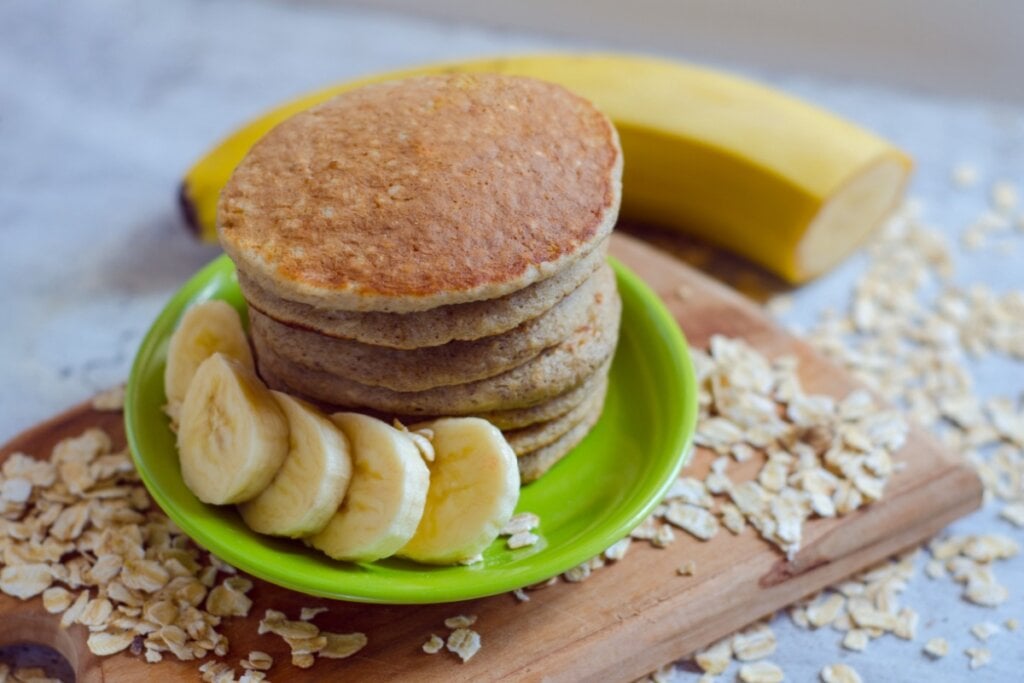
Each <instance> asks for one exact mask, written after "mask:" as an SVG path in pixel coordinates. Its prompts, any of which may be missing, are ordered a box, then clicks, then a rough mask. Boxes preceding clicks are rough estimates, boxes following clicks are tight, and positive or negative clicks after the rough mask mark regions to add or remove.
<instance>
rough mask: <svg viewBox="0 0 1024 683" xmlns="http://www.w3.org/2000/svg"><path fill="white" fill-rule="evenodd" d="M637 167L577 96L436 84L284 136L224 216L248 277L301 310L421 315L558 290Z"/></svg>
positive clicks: (317, 110) (491, 82)
mask: <svg viewBox="0 0 1024 683" xmlns="http://www.w3.org/2000/svg"><path fill="white" fill-rule="evenodd" d="M621 164H622V157H621V151H620V149H619V145H618V140H617V136H616V133H615V130H614V128H613V127H612V125H611V123H610V122H609V121H608V119H607V118H606V117H605V116H604V115H603V114H601V113H600V112H599V111H597V109H595V108H594V107H593V105H591V104H590V103H589V102H587V101H586V100H584V99H582V98H580V97H578V96H576V95H574V94H572V93H570V92H569V91H567V90H565V89H564V88H562V87H561V86H557V85H554V84H550V83H545V82H542V81H537V80H533V79H527V78H519V77H511V76H499V75H495V74H457V75H447V76H428V77H422V78H416V79H408V80H405V81H394V82H388V83H381V84H377V85H371V86H367V87H364V88H360V89H358V90H354V91H351V92H349V93H345V94H343V95H340V96H338V97H336V98H334V99H333V100H330V101H328V102H326V103H324V104H322V105H320V106H318V107H314V108H313V109H310V110H308V111H306V112H303V113H301V114H298V115H296V116H295V117H292V118H291V119H288V120H287V121H285V122H284V123H282V124H280V125H279V126H278V127H277V128H275V129H274V130H272V131H271V132H270V133H269V134H267V135H266V136H265V137H264V138H263V139H262V140H260V141H259V142H258V143H257V144H256V145H255V146H254V147H253V149H252V150H251V151H250V152H249V154H248V156H247V157H246V158H245V159H244V160H243V161H242V163H241V164H240V165H239V166H238V168H237V169H236V170H235V172H234V174H233V175H232V177H231V180H230V181H229V182H228V184H227V186H226V187H225V189H224V191H223V193H222V195H221V201H220V205H219V208H218V229H219V234H220V239H221V243H222V244H223V246H224V248H225V250H226V251H227V252H228V254H229V255H230V256H231V257H232V259H234V260H235V262H236V263H237V264H238V267H239V269H241V270H244V271H245V272H246V274H247V275H248V276H249V277H251V278H255V279H257V280H258V281H259V284H260V286H262V287H264V288H267V289H268V290H270V291H272V292H274V294H276V295H278V296H280V297H282V298H285V299H289V300H294V301H298V302H303V303H307V304H310V305H315V306H318V307H324V308H334V309H340V310H352V311H392V312H410V311H420V310H426V309H430V308H433V307H436V306H441V305H447V304H453V303H461V302H467V301H476V300H482V299H491V298H495V297H499V296H503V295H506V294H508V293H510V292H513V291H516V290H518V289H521V288H523V287H526V286H528V285H530V284H531V283H533V282H536V281H539V280H542V279H544V278H546V277H550V276H551V275H553V274H554V273H556V272H558V271H559V270H561V269H563V268H565V267H566V266H567V265H568V264H570V263H572V262H574V261H575V260H576V259H577V258H579V257H580V256H582V255H583V254H585V253H587V252H588V251H589V250H590V249H592V248H593V246H594V245H595V244H596V243H597V242H599V241H600V240H601V239H603V238H604V237H605V236H606V235H607V234H608V232H609V231H610V230H611V228H612V226H613V224H614V222H615V218H616V215H617V209H618V203H619V196H620V193H621V186H620V176H621Z"/></svg>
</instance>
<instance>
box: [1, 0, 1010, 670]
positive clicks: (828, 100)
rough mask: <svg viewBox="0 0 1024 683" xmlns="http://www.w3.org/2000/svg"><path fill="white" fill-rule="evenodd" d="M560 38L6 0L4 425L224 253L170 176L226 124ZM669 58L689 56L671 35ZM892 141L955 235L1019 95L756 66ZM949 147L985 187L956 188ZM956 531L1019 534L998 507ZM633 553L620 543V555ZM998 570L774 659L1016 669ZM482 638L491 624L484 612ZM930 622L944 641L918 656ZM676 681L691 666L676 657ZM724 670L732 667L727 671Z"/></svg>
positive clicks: (991, 266) (112, 1) (126, 348)
mask: <svg viewBox="0 0 1024 683" xmlns="http://www.w3.org/2000/svg"><path fill="white" fill-rule="evenodd" d="M552 47H556V48H557V47H572V46H571V45H569V44H567V43H565V42H557V43H556V42H555V41H554V40H552V39H550V38H547V39H545V38H539V37H531V36H528V35H524V34H513V33H508V32H498V31H492V30H484V29H480V28H475V27H470V26H456V25H452V24H441V23H436V22H431V21H427V20H423V19H418V18H408V17H402V16H398V15H390V14H376V13H373V12H370V11H366V10H354V9H347V8H340V7H333V6H330V5H322V4H305V3H283V2H282V3H272V2H240V1H237V2H213V3H211V2H201V1H199V0H184V1H177V2H166V3H135V2H129V1H128V0H105V1H97V2H89V3H80V2H70V3H69V2H57V1H54V0H32V1H31V2H7V3H0V237H2V241H0V292H3V294H2V297H3V298H2V301H3V320H2V323H0V387H2V388H0V439H6V438H8V437H10V436H12V435H14V434H15V433H17V432H18V431H19V430H21V429H23V428H25V427H27V426H29V425H31V424H33V423H35V422H37V421H39V420H41V419H44V418H46V417H48V416H49V415H51V414H53V413H55V412H57V411H59V410H61V409H63V408H65V407H67V406H69V405H71V404H73V403H76V402H78V401H80V400H83V399H85V398H87V397H88V396H90V395H91V394H92V393H94V392H95V391H97V390H99V389H102V388H105V387H108V386H111V385H113V384H116V383H119V382H121V381H122V380H124V378H125V377H126V376H127V373H128V367H129V364H130V362H131V359H132V355H133V353H134V351H135V348H136V346H137V344H138V343H139V341H140V339H141V337H142V335H143V333H144V331H145V330H146V328H147V326H148V324H149V322H150V321H151V320H152V319H153V317H154V316H155V315H156V313H157V311H158V310H159V309H160V307H161V306H162V305H163V304H164V302H165V301H166V300H167V298H168V297H169V296H170V294H171V293H172V292H173V291H174V290H175V289H176V288H177V287H178V286H179V285H180V284H181V283H182V282H183V281H184V280H185V279H186V278H187V277H188V276H189V275H190V274H191V273H193V272H194V271H195V270H196V269H197V268H199V267H200V266H201V265H202V264H204V263H205V262H206V261H208V260H210V259H211V258H213V257H214V256H215V255H216V254H217V250H216V249H215V248H213V247H210V246H203V245H200V244H197V243H196V242H194V241H193V240H191V239H189V238H187V237H186V236H185V235H184V234H183V231H182V228H181V224H180V220H179V216H178V213H177V207H176V205H175V191H176V189H177V183H178V181H179V179H180V177H181V174H182V172H183V171H184V170H185V169H186V168H187V167H188V166H189V165H190V163H191V162H192V161H193V160H194V159H195V158H196V157H197V156H198V155H200V154H201V153H202V152H203V151H204V150H205V149H206V148H207V147H208V146H209V145H211V144H212V143H214V142H215V141H217V140H218V139H219V138H220V137H221V136H222V135H224V134H226V133H228V132H229V131H230V130H231V129H232V128H233V127H234V126H235V125H236V124H238V123H239V122H241V121H243V120H245V119H247V118H249V117H251V116H253V115H254V114H256V113H258V112H260V111H261V110H263V109H264V108H266V107H269V106H271V105H273V104H275V103H277V102H278V101H280V100H282V99H284V98H287V97H289V96H291V95H294V94H297V93H301V92H303V91H305V90H307V89H311V88H314V87H317V86H320V85H323V84H326V83H330V82H333V81H337V80H341V79H345V78H348V77H352V76H356V75H359V74H364V73H368V72H373V71H380V70H384V69H390V68H394V67H399V66H403V65H408V64H412V63H415V62H422V61H430V60H440V59H450V58H458V57H468V56H475V55H486V54H495V53H501V52H523V51H529V50H534V49H539V48H552ZM680 56H681V57H694V55H686V54H685V53H681V54H680ZM750 73H751V74H754V75H757V76H759V77H761V78H764V79H765V80H768V81H770V82H772V83H774V84H776V85H778V86H780V87H783V88H785V89H788V90H790V91H791V92H794V93H796V94H799V95H802V96H804V97H807V98H808V99H811V100H813V101H816V102H818V103H820V104H822V105H824V106H827V107H830V108H832V109H834V110H836V111H838V112H840V113H842V114H844V115H846V116H848V117H850V118H852V119H854V120H857V121H860V122H862V123H863V124H866V125H868V126H870V127H872V128H874V129H876V130H878V131H879V132H881V133H882V134H884V135H886V136H888V137H890V138H892V139H893V140H895V141H897V142H898V143H899V144H900V145H902V146H903V147H905V148H906V149H907V150H909V151H910V152H911V153H912V154H913V155H914V157H915V158H916V159H917V162H918V169H919V170H918V172H917V175H916V177H915V180H914V184H913V188H912V194H913V195H914V196H917V197H920V198H922V199H923V200H924V201H925V203H926V204H927V206H928V209H927V215H928V216H930V217H931V218H933V219H934V221H935V222H936V223H937V225H938V226H940V227H942V228H943V229H944V230H946V231H948V234H949V235H950V237H951V239H955V237H956V236H957V235H958V234H959V231H960V230H961V229H962V228H963V227H964V226H965V225H966V223H967V222H968V221H969V220H970V219H972V218H973V217H975V216H976V215H977V214H978V213H979V212H980V211H981V210H982V209H983V207H984V204H985V200H986V192H985V191H984V189H983V188H984V187H987V184H988V183H990V182H991V181H993V180H995V179H998V178H1009V179H1011V180H1013V181H1015V182H1016V183H1017V184H1018V187H1019V188H1020V189H1022V190H1024V110H1020V109H1012V108H1007V107H1006V106H997V105H992V104H987V103H985V102H981V101H951V100H950V101H945V100H942V99H938V98H935V97H928V98H926V97H922V96H915V95H912V94H909V93H902V92H892V91H885V90H881V89H877V88H872V87H870V86H867V85H863V84H860V85H857V84H850V83H841V82H820V81H815V80H810V79H806V78H801V77H800V75H799V74H778V73H758V72H757V71H756V69H752V70H750ZM961 161H970V162H973V163H974V164H975V165H977V167H978V168H979V169H980V171H981V178H980V180H981V185H980V186H979V188H978V189H975V190H973V191H970V192H964V191H960V190H954V189H953V188H952V186H951V184H950V182H949V173H950V169H951V168H952V167H953V166H954V165H955V164H957V163H958V162H961ZM1015 239H1016V240H1017V241H1018V242H1019V243H1021V244H1019V245H1018V246H1019V249H1018V250H1017V254H1016V255H1012V254H1011V255H1005V254H999V253H996V252H994V251H991V250H990V251H982V252H980V253H973V254H964V253H962V254H959V255H958V268H959V270H958V273H959V275H958V279H959V280H960V281H961V282H963V283H971V282H986V283H988V284H990V285H992V286H994V287H996V288H997V289H1007V288H1011V287H1015V288H1021V287H1022V286H1024V273H1022V268H1021V263H1022V260H1021V257H1022V256H1024V232H1018V233H1017V237H1016V238H1015ZM861 265H862V262H861V261H860V260H858V259H854V260H852V261H851V262H849V263H847V264H846V265H845V266H844V267H842V268H840V269H839V270H837V271H836V272H835V273H833V274H831V275H829V276H827V277H825V278H823V279H821V280H819V281H818V282H816V283H814V284H813V285H811V286H809V287H806V288H804V289H803V290H801V291H799V292H798V293H797V294H796V303H797V305H796V307H795V308H794V309H793V310H792V311H791V312H790V313H789V314H787V316H786V320H787V322H790V323H794V324H803V325H808V324H809V323H811V322H812V321H813V320H814V319H815V317H816V316H817V314H818V313H819V312H820V311H822V310H823V309H825V308H827V307H830V306H833V307H834V306H841V305H842V304H843V302H845V301H846V299H847V296H848V293H849V287H850V285H851V282H852V281H853V278H854V277H855V276H856V274H857V273H858V272H859V269H860V266H861ZM976 379H977V381H978V386H979V387H980V388H981V390H982V391H983V393H985V394H986V395H1009V396H1012V397H1014V398H1017V397H1019V396H1020V395H1021V392H1022V390H1024V365H1021V364H1019V363H1018V364H1014V363H1011V362H1009V361H1000V360H991V361H986V362H984V363H982V364H979V365H978V366H977V368H976ZM954 530H955V531H957V532H961V533H967V532H970V533H974V532H983V531H986V530H992V531H999V532H1001V533H1005V534H1008V535H1010V536H1013V537H1014V538H1017V539H1018V540H1020V541H1024V533H1022V532H1021V530H1018V529H1014V528H1013V527H1011V526H1010V525H1009V524H1008V523H1006V522H1004V521H1000V520H998V519H997V517H996V508H994V507H990V508H988V509H986V510H983V511H981V512H978V513H976V514H974V515H972V516H971V517H969V518H968V519H966V520H963V521H962V522H959V523H957V524H956V525H955V527H954ZM626 562H627V563H628V558H627V560H626ZM997 574H998V576H999V577H1000V580H1001V581H1003V582H1004V583H1005V584H1007V585H1008V586H1009V587H1010V589H1011V595H1012V597H1011V599H1010V601H1009V602H1008V603H1007V604H1006V605H1004V606H1002V607H1001V608H999V609H998V610H988V609H983V608H980V607H975V606H973V605H969V604H966V603H964V602H962V601H961V600H960V599H959V597H958V596H959V587H958V586H956V585H954V584H953V583H952V582H950V581H939V582H933V581H929V580H927V579H925V578H924V577H919V579H918V580H916V581H915V582H914V583H913V584H912V585H911V587H910V589H909V590H908V592H907V593H906V594H905V603H906V604H909V605H911V606H912V607H914V608H915V609H917V610H919V611H920V612H921V613H922V619H921V626H920V628H919V634H918V640H917V641H916V642H913V643H908V642H905V641H901V640H897V639H895V638H893V637H884V638H882V639H880V640H877V641H875V642H873V643H872V645H871V647H870V648H869V650H868V651H867V652H866V653H862V654H858V653H851V652H845V651H842V650H841V648H840V647H839V640H840V638H839V634H837V633H835V632H833V631H829V630H825V631H822V632H809V631H803V630H800V629H798V628H796V627H794V626H793V625H792V624H791V623H790V622H789V620H788V618H787V617H785V616H781V617H777V618H776V619H775V621H774V623H773V626H774V628H775V630H776V632H777V633H778V635H779V638H780V646H779V650H778V652H777V653H776V654H775V655H774V656H773V660H774V661H776V662H777V663H779V664H780V665H782V667H783V668H784V669H785V670H786V672H787V676H788V680H796V681H805V680H807V681H809V680H816V676H817V672H818V671H819V670H820V669H821V667H822V666H823V665H825V664H827V663H830V662H834V661H846V662H849V663H851V664H852V665H853V666H855V668H857V669H858V670H859V671H860V672H861V674H862V675H863V677H864V679H865V680H866V681H903V680H934V681H938V680H943V681H952V680H971V681H1010V680H1022V679H1024V673H1022V672H1024V632H1021V631H1018V632H1017V633H1015V634H1008V633H1002V634H1000V635H997V636H995V637H994V638H992V639H991V640H990V641H989V643H988V645H987V646H988V647H989V648H990V649H991V650H992V652H993V663H992V664H991V665H989V666H988V667H987V668H985V669H982V670H979V671H976V672H969V671H968V669H967V658H966V657H965V656H964V655H963V649H964V648H966V647H969V646H975V645H977V642H976V641H975V640H974V638H973V637H972V636H970V634H969V633H968V628H969V627H970V626H971V625H973V624H975V623H978V622H980V621H985V620H989V621H995V622H1002V621H1003V620H1004V619H1006V618H1007V617H1017V618H1019V619H1022V620H1024V557H1021V558H1018V559H1016V560H1013V561H1010V562H1006V563H1001V564H1000V565H999V566H998V568H997ZM481 631H482V633H483V636H484V639H485V642H486V638H487V633H486V625H485V624H481ZM935 635H941V636H944V637H946V638H947V639H948V640H949V641H950V643H951V645H952V652H951V654H950V655H949V656H948V657H947V658H946V659H945V660H943V661H941V662H938V663H933V662H930V661H928V660H926V659H925V658H924V657H923V656H922V655H921V654H920V651H921V645H922V643H923V642H924V640H926V639H927V638H929V637H932V636H935ZM676 676H677V677H678V678H679V680H695V679H696V675H695V674H692V673H686V672H678V673H677V674H676ZM734 676H735V667H734V668H733V669H732V670H730V672H729V673H728V674H727V675H726V676H725V678H724V680H731V679H732V678H733V677H734Z"/></svg>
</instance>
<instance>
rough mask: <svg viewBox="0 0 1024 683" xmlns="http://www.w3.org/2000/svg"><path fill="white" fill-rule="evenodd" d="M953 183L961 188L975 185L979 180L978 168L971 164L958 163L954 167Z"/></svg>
mask: <svg viewBox="0 0 1024 683" xmlns="http://www.w3.org/2000/svg"><path fill="white" fill-rule="evenodd" d="M952 177H953V183H954V184H956V186H957V187H959V188H961V189H965V190H966V189H967V188H970V187H974V185H975V183H977V182H978V169H977V168H976V167H974V166H972V165H971V164H958V165H957V167H956V168H954V169H953V176H952Z"/></svg>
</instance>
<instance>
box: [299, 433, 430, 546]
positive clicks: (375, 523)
mask: <svg viewBox="0 0 1024 683" xmlns="http://www.w3.org/2000/svg"><path fill="white" fill-rule="evenodd" d="M331 421H333V422H334V424H336V425H338V427H340V428H341V431H342V432H344V433H345V436H347V437H348V439H349V444H350V445H351V452H352V479H351V481H350V482H349V487H348V493H346V494H345V499H344V501H342V503H341V507H340V508H338V511H337V513H335V515H334V516H333V517H332V518H331V520H330V521H329V522H328V523H327V526H325V527H324V528H323V530H322V531H320V533H318V534H315V535H313V536H310V537H309V538H308V539H307V540H308V542H309V544H310V545H312V546H313V547H314V548H317V549H319V550H321V551H323V552H325V553H327V554H328V555H329V556H331V557H333V558H334V559H336V560H351V561H355V562H372V561H373V560H378V559H380V558H382V557H388V556H390V555H394V554H395V552H397V551H398V549H399V548H401V547H402V546H403V545H405V544H406V543H407V542H408V541H409V539H410V538H412V535H413V534H414V533H416V527H417V525H418V524H419V523H420V518H421V517H422V515H423V505H424V503H425V502H426V499H427V489H428V487H429V486H430V472H429V470H428V469H427V466H426V465H425V464H424V463H423V458H422V457H421V456H420V452H419V450H417V448H416V446H415V445H413V443H412V441H410V440H409V439H408V438H407V437H406V436H405V435H404V434H402V432H400V431H398V430H397V429H395V428H394V427H392V426H390V425H388V424H387V423H385V422H381V421H380V420H378V419H375V418H372V417H369V416H367V415H359V414H357V413H337V414H335V415H332V416H331Z"/></svg>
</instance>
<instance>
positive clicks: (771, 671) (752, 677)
mask: <svg viewBox="0 0 1024 683" xmlns="http://www.w3.org/2000/svg"><path fill="white" fill-rule="evenodd" d="M739 675H740V680H741V681H743V683H782V681H784V680H786V677H785V675H783V673H782V669H780V668H779V666H778V665H777V664H773V663H772V662H754V663H753V664H744V665H743V666H741V667H740V674H739Z"/></svg>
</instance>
